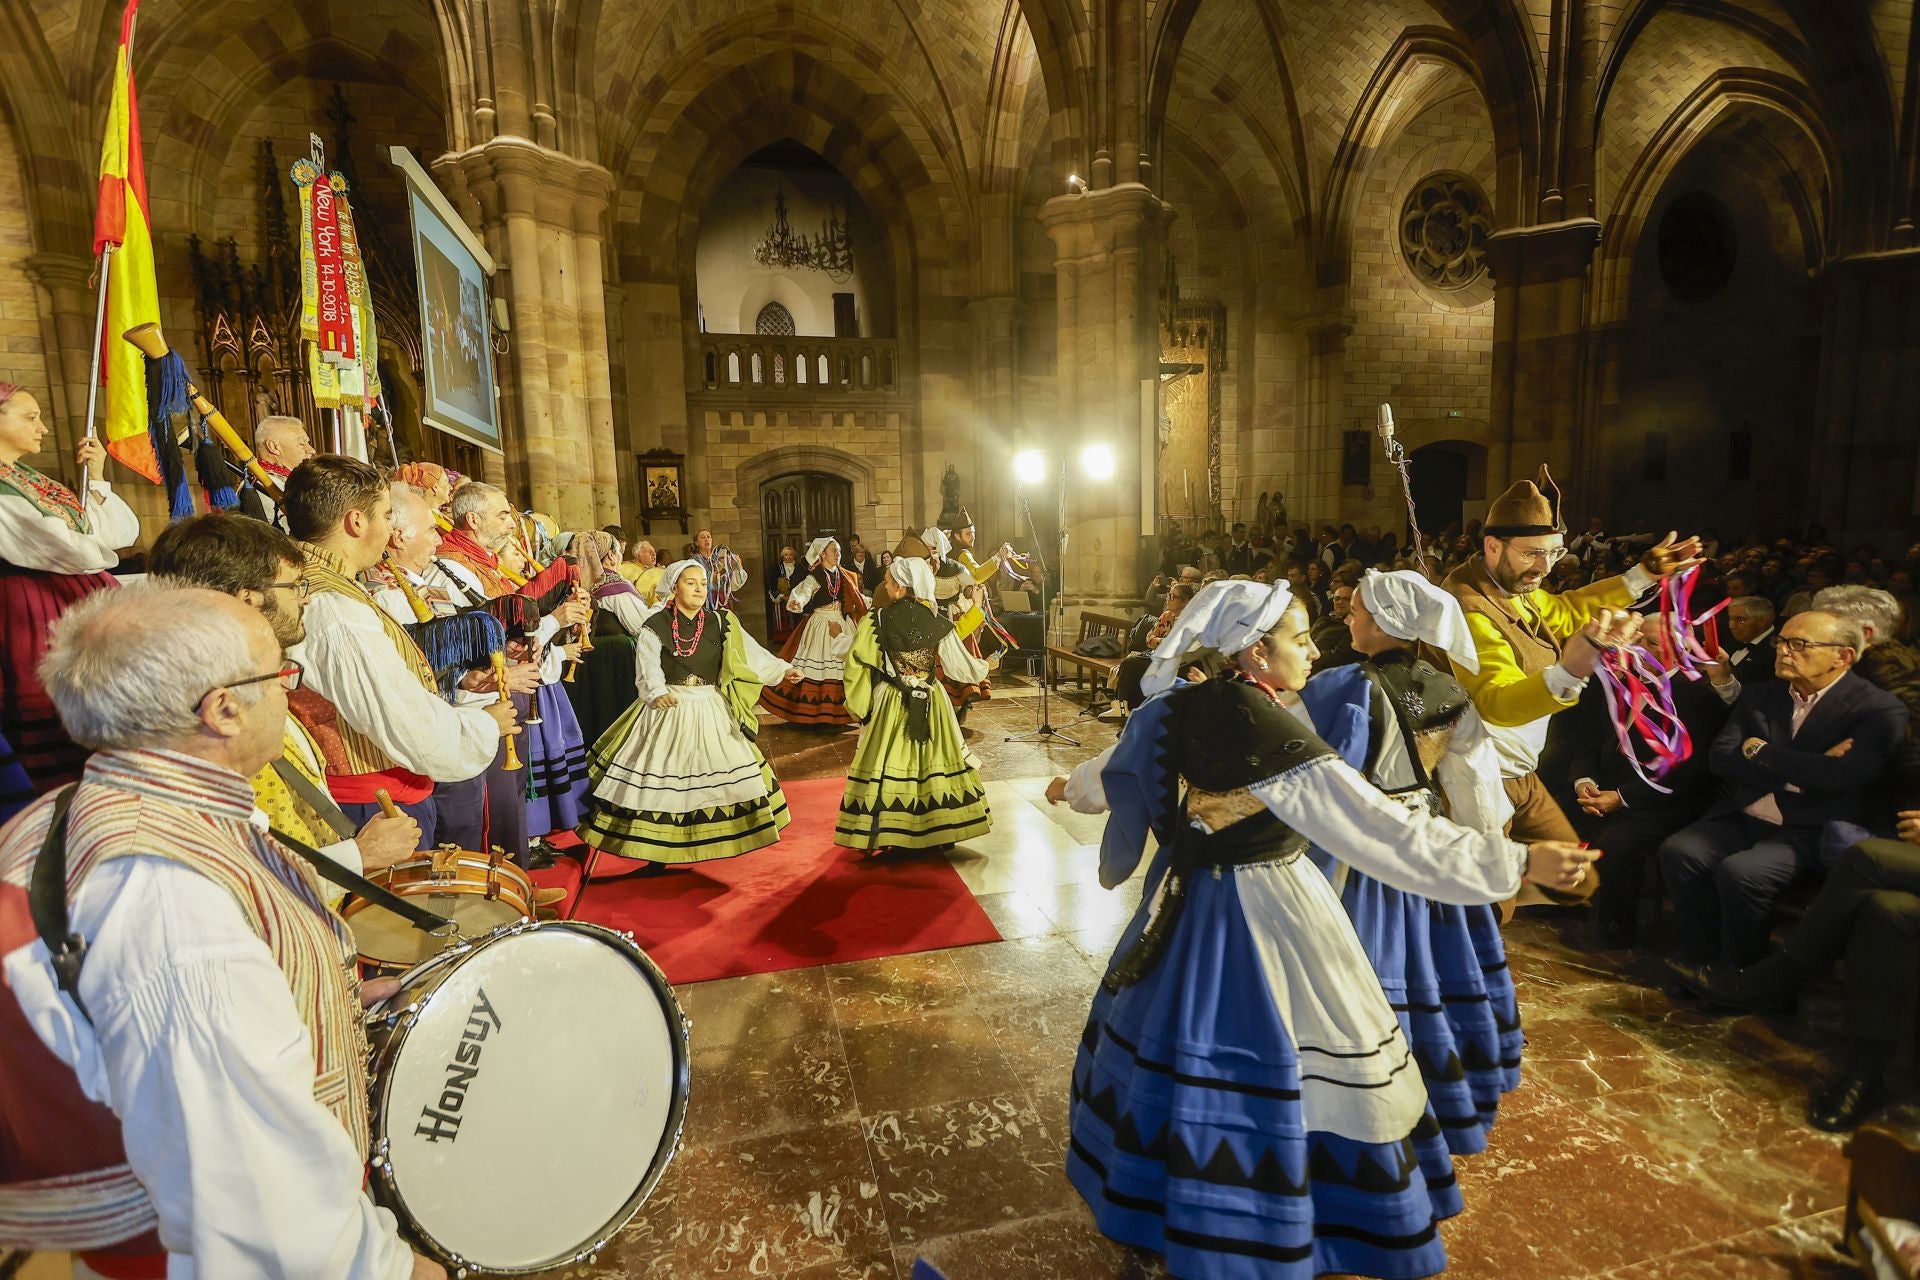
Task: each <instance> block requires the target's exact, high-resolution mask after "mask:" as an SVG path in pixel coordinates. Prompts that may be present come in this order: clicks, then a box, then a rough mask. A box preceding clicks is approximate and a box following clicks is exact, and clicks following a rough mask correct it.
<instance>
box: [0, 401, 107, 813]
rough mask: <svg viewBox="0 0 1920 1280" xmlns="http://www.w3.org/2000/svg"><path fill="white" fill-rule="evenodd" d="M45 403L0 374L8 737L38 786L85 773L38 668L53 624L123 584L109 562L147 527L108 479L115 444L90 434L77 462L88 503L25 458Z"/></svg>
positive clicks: (41, 429)
mask: <svg viewBox="0 0 1920 1280" xmlns="http://www.w3.org/2000/svg"><path fill="white" fill-rule="evenodd" d="M46 434H47V424H46V422H45V421H44V420H42V418H41V417H40V402H39V401H38V400H36V399H34V398H33V396H32V394H31V393H29V392H26V391H23V390H21V388H20V386H19V384H17V383H12V382H0V737H4V738H5V739H6V740H7V741H8V742H10V743H12V744H13V749H14V751H15V752H16V753H17V754H18V755H19V760H20V764H21V765H22V766H23V767H24V768H25V769H26V773H27V778H28V780H29V781H30V783H31V784H32V787H33V790H34V791H36V792H44V791H47V790H50V789H52V788H54V787H58V786H62V785H64V784H66V783H69V782H74V781H77V780H78V779H79V777H80V765H81V763H82V762H83V761H84V760H85V759H86V754H87V753H86V751H85V750H83V749H82V748H81V747H79V746H76V745H75V744H74V742H73V740H72V739H70V738H68V737H67V731H66V730H65V729H63V728H62V727H61V725H60V717H59V716H58V715H56V714H55V713H54V709H53V703H52V702H51V701H50V700H49V699H48V698H47V694H46V690H44V689H43V688H41V687H40V677H39V676H38V675H37V674H35V670H34V669H35V668H36V667H37V666H39V664H40V658H41V656H42V655H43V654H45V653H46V651H47V628H48V627H50V626H52V625H53V621H54V619H55V618H58V617H59V616H60V615H61V614H63V613H65V612H66V611H67V606H68V605H70V604H72V603H73V602H74V601H76V600H78V599H80V598H81V597H83V596H88V595H92V594H93V593H94V592H95V591H98V590H100V588H102V587H111V586H115V585H117V584H116V583H115V582H114V578H113V575H112V574H110V573H108V572H107V570H109V569H111V568H113V567H114V566H115V565H116V564H119V563H120V557H119V556H118V555H117V554H115V553H116V551H117V549H118V548H120V547H124V546H127V545H129V544H130V543H132V542H133V541H134V540H136V539H137V538H139V536H140V520H139V517H137V516H135V515H134V514H133V511H132V509H131V508H130V507H128V506H127V504H126V503H124V502H122V501H121V500H120V499H119V497H117V496H116V495H115V494H114V492H113V490H112V489H110V488H109V487H108V486H107V483H106V481H104V480H102V479H100V474H101V471H102V469H103V468H104V467H105V466H106V464H107V451H106V450H105V449H104V448H102V447H101V444H100V442H99V441H98V440H95V439H93V438H91V437H89V438H87V439H85V440H82V441H81V442H80V445H79V447H78V448H77V449H75V450H74V461H75V463H76V464H78V465H79V466H81V467H83V468H85V469H86V470H87V471H88V472H89V473H90V474H91V475H92V476H93V482H92V483H91V484H89V485H88V486H87V497H86V502H85V505H84V506H83V505H82V503H81V500H80V499H79V498H78V497H76V496H74V492H73V490H71V489H69V488H67V486H65V485H63V484H61V483H60V482H59V481H58V480H55V479H54V478H53V477H51V476H47V475H42V474H41V473H40V472H38V471H36V470H34V469H33V468H32V467H30V466H28V465H27V464H26V463H24V462H22V461H20V459H21V458H22V457H24V456H26V455H27V454H30V453H35V452H38V451H39V448H40V442H41V440H42V439H44V438H45V437H46Z"/></svg>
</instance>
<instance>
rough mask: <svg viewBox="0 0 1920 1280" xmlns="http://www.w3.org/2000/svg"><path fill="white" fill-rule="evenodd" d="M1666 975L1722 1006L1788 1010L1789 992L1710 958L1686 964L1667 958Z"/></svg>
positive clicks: (1790, 1009)
mask: <svg viewBox="0 0 1920 1280" xmlns="http://www.w3.org/2000/svg"><path fill="white" fill-rule="evenodd" d="M1667 974H1668V976H1669V977H1671V978H1672V979H1673V980H1674V981H1675V982H1677V983H1678V984H1679V985H1680V987H1681V988H1682V989H1683V990H1685V991H1686V992H1687V994H1689V995H1692V996H1696V997H1698V998H1699V999H1701V1000H1704V1001H1706V1002H1707V1003H1708V1004H1710V1005H1717V1006H1718V1007H1720V1008H1723V1009H1752V1010H1760V1011H1764V1012H1771V1013H1785V1012H1791V1011H1792V1009H1793V992H1792V991H1791V990H1788V991H1784V992H1782V991H1777V990H1774V989H1771V988H1769V987H1766V986H1763V985H1762V984H1760V983H1758V982H1755V981H1754V980H1753V978H1752V976H1751V975H1752V970H1750V969H1738V968H1735V967H1734V966H1733V965H1730V964H1722V963H1721V962H1719V961H1711V962H1709V963H1707V964H1688V963H1686V962H1684V961H1680V960H1669V961H1667Z"/></svg>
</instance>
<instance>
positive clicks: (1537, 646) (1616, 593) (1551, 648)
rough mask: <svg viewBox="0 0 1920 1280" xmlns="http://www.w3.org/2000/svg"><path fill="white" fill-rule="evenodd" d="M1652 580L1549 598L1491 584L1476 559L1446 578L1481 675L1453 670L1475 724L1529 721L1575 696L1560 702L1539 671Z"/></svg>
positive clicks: (1631, 577) (1604, 584)
mask: <svg viewBox="0 0 1920 1280" xmlns="http://www.w3.org/2000/svg"><path fill="white" fill-rule="evenodd" d="M1652 581H1653V578H1652V576H1651V575H1650V574H1647V573H1646V572H1645V571H1644V570H1642V569H1639V568H1637V567H1636V568H1634V569H1629V570H1628V571H1627V572H1626V573H1624V574H1621V575H1619V576H1617V577H1613V578H1606V579H1603V580H1602V581H1599V582H1596V583H1593V584H1592V585H1591V586H1586V587H1581V588H1580V589H1578V590H1577V591H1569V592H1566V593H1565V594H1564V595H1554V594H1553V593H1552V592H1549V591H1541V590H1534V591H1528V592H1525V593H1523V594H1521V595H1513V596H1510V595H1508V594H1506V593H1505V592H1503V591H1501V590H1500V589H1499V588H1498V587H1497V586H1495V585H1494V583H1493V579H1492V578H1491V577H1490V576H1489V575H1488V573H1487V568H1486V562H1485V561H1484V560H1483V559H1480V558H1478V557H1476V558H1474V559H1472V560H1470V561H1468V562H1467V563H1466V564H1463V565H1461V566H1459V567H1458V568H1456V569H1455V570H1454V571H1453V572H1452V573H1450V574H1448V575H1447V580H1446V583H1445V586H1446V588H1447V590H1449V591H1451V592H1453V594H1454V596H1455V597H1456V598H1457V599H1458V600H1459V601H1460V608H1461V610H1462V611H1464V612H1465V613H1466V615H1467V630H1468V631H1470V632H1471V633H1472V634H1473V644H1474V649H1475V650H1476V651H1477V652H1478V654H1479V657H1480V670H1479V671H1478V672H1477V673H1476V672H1470V671H1467V670H1464V669H1463V668H1460V667H1458V666H1455V668H1454V674H1455V675H1456V676H1458V677H1459V679H1460V683H1461V684H1462V685H1464V686H1466V690H1467V693H1468V694H1470V695H1471V696H1472V698H1473V705H1474V706H1475V707H1477V708H1478V709H1479V711H1480V717H1481V719H1483V720H1485V721H1486V722H1487V723H1488V724H1490V725H1499V726H1518V725H1524V724H1530V723H1532V722H1533V721H1535V720H1539V719H1541V718H1543V717H1545V716H1550V715H1552V714H1553V713H1554V712H1556V711H1564V710H1566V709H1567V708H1568V707H1571V706H1572V705H1573V704H1574V703H1575V702H1577V701H1578V700H1579V699H1578V697H1577V695H1576V696H1575V697H1574V698H1568V699H1562V698H1559V697H1557V696H1555V694H1554V692H1553V690H1552V689H1550V688H1548V686H1547V680H1546V675H1545V672H1546V669H1547V668H1548V667H1550V666H1553V665H1554V664H1555V663H1557V662H1559V661H1560V652H1561V649H1562V648H1563V647H1564V646H1565V644H1566V642H1567V641H1568V640H1569V639H1571V638H1572V637H1573V635H1574V634H1575V633H1576V632H1578V631H1579V630H1580V629H1581V628H1582V627H1584V626H1586V625H1587V623H1588V621H1589V620H1590V619H1591V618H1592V617H1593V615H1594V614H1595V613H1597V612H1598V611H1600V610H1601V609H1624V608H1626V607H1627V606H1629V605H1631V604H1632V603H1633V602H1634V601H1635V600H1637V599H1638V598H1639V597H1640V594H1641V592H1643V591H1644V590H1645V589H1646V588H1647V586H1649V585H1651V583H1652Z"/></svg>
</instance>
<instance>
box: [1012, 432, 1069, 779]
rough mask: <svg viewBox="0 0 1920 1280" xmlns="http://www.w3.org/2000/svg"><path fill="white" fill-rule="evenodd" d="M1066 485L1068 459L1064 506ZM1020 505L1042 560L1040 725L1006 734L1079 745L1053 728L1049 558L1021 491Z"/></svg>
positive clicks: (1035, 555)
mask: <svg viewBox="0 0 1920 1280" xmlns="http://www.w3.org/2000/svg"><path fill="white" fill-rule="evenodd" d="M1066 486H1067V473H1066V463H1065V462H1064V461H1063V462H1062V463H1061V464H1060V489H1061V493H1062V498H1061V503H1062V505H1063V506H1064V504H1065V502H1066V499H1065V496H1064V495H1065V492H1066ZM1020 507H1021V509H1022V510H1023V511H1025V512H1026V513H1027V532H1028V533H1029V534H1031V535H1033V558H1034V559H1035V560H1038V561H1039V562H1040V573H1039V575H1038V576H1039V579H1040V582H1039V587H1040V727H1039V728H1037V729H1035V730H1034V731H1033V732H1032V733H1016V734H1013V735H1011V736H1009V737H1008V738H1007V741H1008V742H1059V743H1064V744H1065V745H1067V746H1069V747H1077V746H1079V745H1080V740H1079V739H1078V738H1071V737H1068V736H1067V735H1066V734H1064V733H1062V732H1060V731H1059V730H1058V729H1056V728H1054V727H1053V719H1052V716H1051V715H1050V712H1051V709H1052V708H1051V705H1050V704H1049V702H1048V696H1047V695H1048V687H1049V686H1050V685H1051V684H1052V681H1050V680H1048V679H1047V641H1048V638H1049V637H1050V636H1051V635H1052V633H1053V615H1052V614H1050V613H1049V612H1048V611H1047V609H1048V605H1047V558H1046V556H1045V555H1044V554H1042V553H1041V550H1040V528H1039V526H1038V525H1036V524H1034V522H1033V504H1032V503H1031V502H1029V501H1027V495H1026V494H1025V493H1024V492H1023V493H1022V494H1021V495H1020ZM1066 532H1067V530H1066V523H1065V521H1062V522H1061V526H1060V535H1061V537H1062V538H1064V537H1065V536H1066Z"/></svg>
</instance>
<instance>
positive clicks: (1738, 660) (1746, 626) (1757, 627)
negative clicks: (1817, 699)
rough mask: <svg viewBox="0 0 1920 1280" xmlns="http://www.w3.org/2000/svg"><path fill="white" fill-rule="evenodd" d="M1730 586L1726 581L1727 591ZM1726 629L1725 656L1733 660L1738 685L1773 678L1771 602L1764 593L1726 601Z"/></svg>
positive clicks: (1772, 610) (1752, 683)
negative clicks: (1727, 640) (1728, 638)
mask: <svg viewBox="0 0 1920 1280" xmlns="http://www.w3.org/2000/svg"><path fill="white" fill-rule="evenodd" d="M1732 586H1733V583H1732V582H1731V580H1730V581H1729V583H1728V588H1729V590H1731V589H1732ZM1727 631H1728V632H1729V633H1730V635H1731V637H1732V643H1730V644H1728V645H1727V656H1728V657H1729V658H1731V659H1732V660H1733V675H1734V678H1735V679H1736V680H1738V681H1739V682H1740V683H1741V685H1742V686H1750V685H1756V684H1759V683H1760V682H1761V681H1762V680H1771V679H1773V678H1774V675H1773V646H1774V639H1775V632H1776V628H1775V627H1774V608H1773V602H1772V601H1771V600H1769V599H1767V598H1766V597H1765V596H1735V597H1734V598H1733V599H1732V600H1730V601H1729V602H1728V603H1727Z"/></svg>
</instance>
